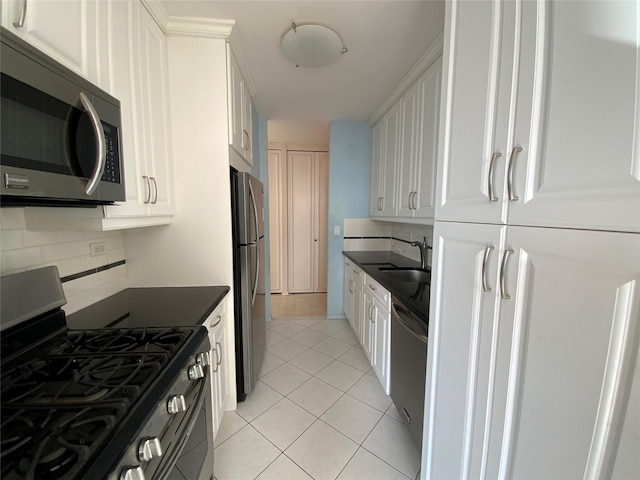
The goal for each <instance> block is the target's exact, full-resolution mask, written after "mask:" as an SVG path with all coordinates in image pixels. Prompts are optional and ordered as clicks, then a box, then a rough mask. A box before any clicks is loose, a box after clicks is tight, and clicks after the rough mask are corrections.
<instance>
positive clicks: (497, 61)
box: [436, 1, 513, 223]
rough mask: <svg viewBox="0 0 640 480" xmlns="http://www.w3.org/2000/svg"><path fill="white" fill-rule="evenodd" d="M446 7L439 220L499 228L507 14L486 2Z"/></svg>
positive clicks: (505, 113) (498, 5)
mask: <svg viewBox="0 0 640 480" xmlns="http://www.w3.org/2000/svg"><path fill="white" fill-rule="evenodd" d="M447 6H448V8H447V9H446V14H445V39H444V50H443V58H444V59H447V62H448V64H447V65H446V66H445V68H444V73H443V83H442V88H443V93H442V104H441V106H442V115H441V122H440V125H441V127H440V128H441V130H440V133H441V143H440V153H439V158H440V166H439V168H438V181H437V191H438V196H437V199H438V200H437V201H438V208H437V214H436V219H437V220H443V219H447V220H459V221H475V220H476V219H478V218H482V219H483V220H484V221H487V222H494V223H497V222H500V221H502V220H503V218H502V215H503V213H502V207H503V205H502V203H503V202H501V201H499V200H504V197H503V195H502V193H503V192H502V189H501V188H500V187H499V186H498V185H501V184H500V183H499V182H500V180H499V179H501V178H502V177H503V176H504V175H503V174H504V171H505V170H504V161H505V160H504V157H505V156H506V155H505V149H506V145H505V144H506V135H507V131H506V129H507V121H506V117H507V116H508V110H507V109H508V103H509V80H510V71H509V68H508V67H509V64H510V61H512V56H513V55H510V54H509V53H510V52H508V51H505V50H506V49H505V48H503V43H504V44H505V45H508V42H501V39H502V38H503V37H504V36H505V34H506V32H504V30H505V27H504V25H503V24H504V23H505V19H504V16H505V15H504V9H505V8H506V7H505V5H504V4H503V3H502V2H489V1H478V2H451V3H449V4H448V5H447ZM499 87H502V88H499ZM490 199H493V201H491V200H490Z"/></svg>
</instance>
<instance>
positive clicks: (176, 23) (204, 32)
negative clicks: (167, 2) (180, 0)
mask: <svg viewBox="0 0 640 480" xmlns="http://www.w3.org/2000/svg"><path fill="white" fill-rule="evenodd" d="M141 1H142V4H143V5H144V6H145V8H146V9H147V10H148V11H149V13H150V14H151V16H152V17H153V19H154V20H155V21H156V23H157V24H158V25H159V26H160V28H161V29H162V31H163V32H164V33H165V35H167V36H169V37H180V36H187V37H205V38H222V39H226V38H228V37H229V36H230V35H231V30H233V27H234V26H235V24H236V21H235V20H225V19H217V18H201V17H176V16H172V15H169V13H168V12H167V10H166V9H165V8H164V5H162V3H161V2H159V1H157V0H141Z"/></svg>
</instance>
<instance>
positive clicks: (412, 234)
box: [344, 218, 433, 265]
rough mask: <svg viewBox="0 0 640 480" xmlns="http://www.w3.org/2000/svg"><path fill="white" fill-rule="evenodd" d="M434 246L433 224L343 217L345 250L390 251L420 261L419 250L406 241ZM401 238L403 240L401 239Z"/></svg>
mask: <svg viewBox="0 0 640 480" xmlns="http://www.w3.org/2000/svg"><path fill="white" fill-rule="evenodd" d="M424 237H426V238H427V245H429V246H433V227H432V226H426V225H412V224H407V223H391V222H379V221H373V220H370V219H368V218H345V219H344V250H346V251H363V250H390V251H393V252H395V253H398V254H400V255H403V256H405V257H409V258H411V259H413V260H416V261H420V250H419V249H418V248H417V247H412V246H411V245H409V244H408V243H407V242H413V241H422V239H423V238H424ZM402 240H404V241H402ZM427 265H431V250H430V249H429V250H428V254H427Z"/></svg>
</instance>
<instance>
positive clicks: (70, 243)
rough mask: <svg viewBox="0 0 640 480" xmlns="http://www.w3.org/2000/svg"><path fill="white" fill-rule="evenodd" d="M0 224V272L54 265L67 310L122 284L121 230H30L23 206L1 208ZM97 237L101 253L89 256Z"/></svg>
mask: <svg viewBox="0 0 640 480" xmlns="http://www.w3.org/2000/svg"><path fill="white" fill-rule="evenodd" d="M0 225H1V230H0V259H1V264H0V274H2V275H9V274H12V273H19V272H24V271H26V270H33V269H35V268H40V267H46V266H50V265H55V266H56V267H58V271H59V273H60V277H61V278H62V281H63V283H62V287H63V289H64V293H65V296H66V298H67V304H66V305H65V306H64V307H63V308H64V310H65V312H66V313H68V314H69V313H73V312H75V311H77V310H80V309H81V308H84V307H86V306H88V305H90V304H92V303H95V302H97V301H99V300H102V299H103V298H106V297H108V296H110V295H112V294H114V293H117V292H119V291H120V290H123V289H125V288H127V268H126V263H125V258H126V255H125V249H124V233H123V232H122V231H114V232H88V231H30V230H27V229H26V224H25V217H24V208H2V209H1V210H0ZM102 242H104V244H105V247H106V248H105V249H104V253H101V254H99V255H96V256H91V250H90V248H91V244H93V243H102Z"/></svg>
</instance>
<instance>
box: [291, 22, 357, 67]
mask: <svg viewBox="0 0 640 480" xmlns="http://www.w3.org/2000/svg"><path fill="white" fill-rule="evenodd" d="M291 26H292V28H291V30H289V31H288V32H287V33H285V35H284V37H283V38H282V51H283V52H284V54H285V56H286V57H287V58H288V59H289V60H291V61H292V62H293V63H295V64H296V67H326V66H327V65H331V64H332V63H334V62H336V61H337V60H338V59H339V58H340V56H341V55H342V54H344V53H347V52H348V51H349V49H348V48H347V47H345V46H344V45H343V44H342V40H340V37H339V36H338V34H337V33H336V32H334V31H333V30H331V29H330V28H327V27H323V26H322V25H296V24H295V23H292V24H291Z"/></svg>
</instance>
